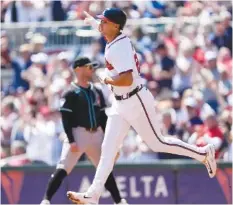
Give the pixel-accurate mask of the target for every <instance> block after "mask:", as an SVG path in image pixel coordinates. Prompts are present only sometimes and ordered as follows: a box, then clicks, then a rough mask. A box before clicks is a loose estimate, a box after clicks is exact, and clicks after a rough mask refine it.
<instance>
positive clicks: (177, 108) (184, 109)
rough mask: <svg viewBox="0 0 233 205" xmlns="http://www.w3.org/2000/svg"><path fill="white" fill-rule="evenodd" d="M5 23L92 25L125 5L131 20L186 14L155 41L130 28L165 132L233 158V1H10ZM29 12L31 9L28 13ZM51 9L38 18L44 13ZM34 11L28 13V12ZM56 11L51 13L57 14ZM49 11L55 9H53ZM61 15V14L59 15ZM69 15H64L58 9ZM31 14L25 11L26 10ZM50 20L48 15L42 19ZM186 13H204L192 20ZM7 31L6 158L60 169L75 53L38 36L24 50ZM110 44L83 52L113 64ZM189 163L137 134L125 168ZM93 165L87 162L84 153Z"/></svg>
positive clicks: (5, 4)
mask: <svg viewBox="0 0 233 205" xmlns="http://www.w3.org/2000/svg"><path fill="white" fill-rule="evenodd" d="M1 4H2V11H1V17H2V19H1V20H2V21H4V22H29V21H46V20H55V21H56V20H67V19H70V20H73V19H83V13H82V11H83V10H86V11H89V13H90V14H92V15H95V14H97V13H101V12H102V10H103V9H104V8H106V7H110V6H117V7H120V8H123V9H124V10H125V11H126V12H127V14H128V16H129V17H130V18H142V17H149V18H158V17H161V16H171V17H176V18H177V21H176V23H174V24H167V25H165V29H164V31H163V32H159V33H157V35H156V38H154V36H151V35H150V34H149V33H147V30H146V29H143V26H141V27H130V28H129V27H127V28H126V29H125V33H126V34H127V35H129V36H130V37H131V39H132V42H133V44H134V46H135V49H136V51H137V54H138V57H139V59H140V64H141V75H142V76H143V77H144V79H145V83H146V84H147V86H148V88H149V89H150V90H151V92H152V94H153V95H154V96H155V109H156V110H157V111H158V113H160V118H161V119H160V121H161V124H160V127H161V132H162V133H163V134H164V135H165V136H172V137H176V138H179V139H182V140H183V141H186V142H188V143H190V144H195V145H197V146H205V145H206V144H208V143H213V144H214V145H215V148H216V151H217V152H216V158H217V159H223V160H225V161H231V160H232V134H233V129H232V115H231V112H232V81H231V79H232V26H231V21H232V13H231V12H230V11H231V9H232V8H231V3H229V2H228V1H225V2H224V1H214V2H212V1H196V2H188V1H176V2H171V1H169V2H168V1H148V2H144V1H128V2H116V1H115V2H113V1H107V2H104V1H102V2H92V1H87V2H86V1H85V2H84V1H77V2H76V1H75V2H73V1H40V4H38V3H37V1H17V2H15V1H1ZM23 9H24V11H22V10H23ZM39 9H41V10H43V11H44V12H41V10H40V12H34V10H39ZM26 10H28V11H30V13H27V14H28V15H25V14H26V13H25V11H26ZM48 10H50V12H49V11H48ZM45 11H47V12H45ZM51 11H52V12H51ZM58 11H59V12H58ZM21 12H22V14H21ZM42 15H43V16H42ZM184 16H195V17H196V18H197V21H196V22H193V23H187V22H184V21H183V20H182V19H183V17H184ZM10 41H11V39H9V38H8V36H7V32H3V31H2V32H1V69H2V70H11V71H13V77H12V80H11V83H10V84H8V85H3V84H2V86H1V101H2V103H1V113H2V114H1V118H0V127H1V148H2V149H1V158H7V157H10V156H12V155H13V156H15V155H22V154H25V153H26V154H27V157H28V159H30V160H28V159H25V158H22V159H20V160H19V159H17V160H15V161H14V160H13V161H11V164H24V163H31V162H35V163H46V164H51V165H53V164H55V163H56V162H57V161H58V160H59V157H60V152H61V148H62V140H63V139H64V138H65V133H64V131H63V127H62V123H61V118H60V114H59V106H60V97H61V95H62V93H63V92H64V90H65V89H66V88H67V87H68V86H69V84H70V83H71V82H72V80H73V73H72V69H71V66H72V62H73V60H74V58H75V56H76V55H77V53H75V52H74V51H71V50H62V48H61V51H59V52H56V53H48V52H46V51H45V44H46V41H47V38H46V36H43V35H42V34H40V33H35V34H34V35H33V36H32V37H31V39H29V41H28V42H26V43H25V44H22V45H21V46H20V47H19V49H17V50H16V49H12V48H11V47H10ZM104 46H105V42H104V39H103V38H98V39H93V41H92V42H91V45H90V46H89V47H88V48H85V49H83V50H82V51H81V52H80V53H79V54H78V55H86V56H88V57H90V58H92V59H93V60H97V61H99V62H100V64H101V66H102V67H104V64H105V62H104V52H103V51H104ZM174 158H176V159H177V158H179V159H181V158H184V157H180V156H175V155H171V154H163V153H153V152H152V151H151V150H150V149H149V148H148V147H147V145H146V144H145V143H144V142H143V141H142V140H141V138H140V136H137V135H136V133H135V132H134V130H133V129H131V130H130V132H129V133H128V136H127V137H126V138H125V140H124V143H123V144H122V147H121V154H120V157H119V159H118V162H151V161H156V160H159V159H174ZM83 160H85V156H84V157H83Z"/></svg>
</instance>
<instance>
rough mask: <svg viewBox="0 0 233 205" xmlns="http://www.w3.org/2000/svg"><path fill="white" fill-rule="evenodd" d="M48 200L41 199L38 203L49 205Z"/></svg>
mask: <svg viewBox="0 0 233 205" xmlns="http://www.w3.org/2000/svg"><path fill="white" fill-rule="evenodd" d="M49 204H50V201H49V200H47V199H43V200H42V202H41V203H40V205H49Z"/></svg>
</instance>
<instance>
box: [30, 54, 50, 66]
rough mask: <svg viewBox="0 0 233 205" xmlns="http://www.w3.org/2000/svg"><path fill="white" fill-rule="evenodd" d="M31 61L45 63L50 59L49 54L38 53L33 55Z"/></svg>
mask: <svg viewBox="0 0 233 205" xmlns="http://www.w3.org/2000/svg"><path fill="white" fill-rule="evenodd" d="M31 61H32V62H33V63H38V64H42V65H45V64H46V63H47V61H48V55H47V54H45V53H37V54H34V55H32V56H31Z"/></svg>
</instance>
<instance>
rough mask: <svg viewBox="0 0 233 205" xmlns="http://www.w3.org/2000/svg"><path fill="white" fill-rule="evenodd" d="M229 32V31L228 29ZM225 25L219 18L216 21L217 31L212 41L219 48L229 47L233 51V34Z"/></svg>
mask: <svg viewBox="0 0 233 205" xmlns="http://www.w3.org/2000/svg"><path fill="white" fill-rule="evenodd" d="M228 32H229V31H228ZM228 32H227V30H226V28H225V25H224V24H223V23H222V22H221V19H218V20H217V21H216V23H215V31H214V33H213V34H212V36H211V37H210V38H211V41H212V43H213V44H214V45H216V46H217V48H218V49H220V48H221V47H227V48H229V49H230V51H231V53H232V35H229V33H228Z"/></svg>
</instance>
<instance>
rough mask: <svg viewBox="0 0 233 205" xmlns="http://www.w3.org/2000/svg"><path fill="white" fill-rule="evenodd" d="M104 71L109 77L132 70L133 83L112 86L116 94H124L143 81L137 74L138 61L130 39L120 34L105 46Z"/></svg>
mask: <svg viewBox="0 0 233 205" xmlns="http://www.w3.org/2000/svg"><path fill="white" fill-rule="evenodd" d="M105 61H106V67H107V68H106V72H107V75H108V76H110V77H113V76H117V75H120V74H122V73H125V72H132V74H133V83H132V85H131V86H112V88H113V89H112V90H113V92H114V93H115V94H116V95H124V94H126V93H128V92H130V91H132V90H133V89H134V88H136V87H137V86H138V85H140V84H143V83H144V81H143V79H142V78H141V77H140V75H139V68H140V65H139V61H138V58H137V54H136V52H135V50H134V47H133V45H132V43H131V41H130V39H129V38H128V37H127V36H126V35H124V34H121V35H119V36H118V37H117V38H115V39H114V40H113V41H112V42H110V43H108V44H107V45H106V48H105Z"/></svg>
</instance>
